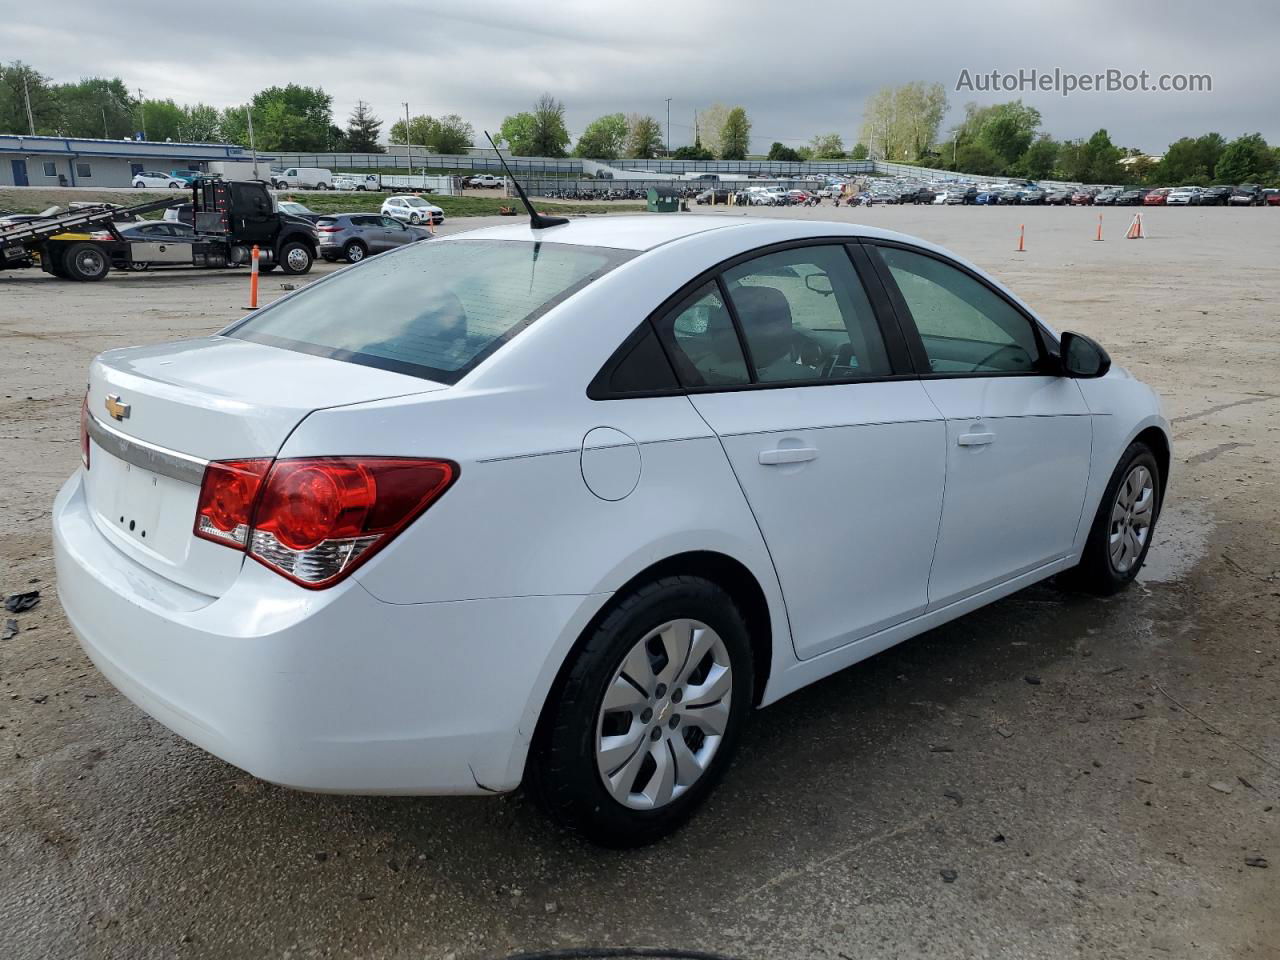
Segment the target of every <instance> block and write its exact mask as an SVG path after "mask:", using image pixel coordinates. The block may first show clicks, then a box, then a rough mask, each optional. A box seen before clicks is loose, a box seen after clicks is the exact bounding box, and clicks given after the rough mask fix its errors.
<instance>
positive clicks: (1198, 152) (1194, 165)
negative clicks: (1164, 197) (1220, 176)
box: [1159, 133, 1227, 184]
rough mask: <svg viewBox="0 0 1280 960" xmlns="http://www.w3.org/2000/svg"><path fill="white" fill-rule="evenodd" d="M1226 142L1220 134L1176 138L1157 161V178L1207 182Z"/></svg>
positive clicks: (1170, 181)
mask: <svg viewBox="0 0 1280 960" xmlns="http://www.w3.org/2000/svg"><path fill="white" fill-rule="evenodd" d="M1226 145H1227V141H1226V140H1225V139H1223V137H1222V134H1220V133H1206V134H1204V135H1202V136H1199V137H1182V138H1181V139H1180V140H1175V141H1174V142H1173V143H1171V144H1169V149H1168V150H1166V151H1165V153H1164V157H1163V158H1161V160H1160V167H1159V173H1160V178H1161V179H1162V180H1164V181H1165V182H1166V183H1195V184H1205V183H1208V182H1209V181H1210V180H1212V179H1213V171H1214V169H1215V168H1216V167H1217V165H1218V158H1219V157H1221V156H1222V151H1223V149H1225V147H1226Z"/></svg>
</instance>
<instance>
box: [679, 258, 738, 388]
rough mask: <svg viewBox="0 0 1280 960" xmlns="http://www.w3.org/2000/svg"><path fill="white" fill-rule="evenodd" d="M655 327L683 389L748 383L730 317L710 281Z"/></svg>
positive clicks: (713, 283) (718, 290) (716, 289)
mask: <svg viewBox="0 0 1280 960" xmlns="http://www.w3.org/2000/svg"><path fill="white" fill-rule="evenodd" d="M656 326H657V330H658V337H659V338H660V339H661V340H662V344H663V346H664V347H665V348H666V351H667V355H668V356H669V357H670V358H671V365H672V366H673V367H675V371H676V376H678V377H679V378H680V382H681V383H682V384H683V385H684V386H686V387H725V386H740V385H742V384H745V383H750V382H751V377H750V375H749V374H748V373H747V363H746V360H744V359H743V356H742V345H741V343H740V342H739V340H738V333H737V331H736V330H735V329H734V327H733V318H732V317H731V316H730V315H729V309H728V307H726V306H725V304H724V301H723V300H722V299H721V297H720V289H719V287H718V286H717V285H716V283H715V281H714V280H712V281H709V282H707V283H705V284H703V285H702V286H701V287H699V288H698V289H697V290H695V291H694V292H693V293H691V294H690V295H689V296H688V297H686V298H685V299H684V300H683V301H682V302H681V303H680V304H679V305H678V306H677V307H676V308H675V309H673V310H671V311H669V312H668V313H667V314H666V315H664V316H663V317H662V318H660V319H659V320H658V321H657V322H656Z"/></svg>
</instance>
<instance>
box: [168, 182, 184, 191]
mask: <svg viewBox="0 0 1280 960" xmlns="http://www.w3.org/2000/svg"><path fill="white" fill-rule="evenodd" d="M169 189H170V190H181V189H182V184H180V183H171V184H169Z"/></svg>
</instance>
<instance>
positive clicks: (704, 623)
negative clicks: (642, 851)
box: [529, 576, 754, 847]
mask: <svg viewBox="0 0 1280 960" xmlns="http://www.w3.org/2000/svg"><path fill="white" fill-rule="evenodd" d="M753 689H754V688H753V662H752V651H751V641H750V638H749V637H748V633H747V626H746V623H745V621H744V619H743V616H742V613H741V612H740V611H739V609H738V607H737V605H736V604H735V603H734V601H733V598H732V597H730V595H729V594H728V593H726V592H725V591H724V589H723V588H721V587H720V586H718V585H717V584H715V583H713V582H711V581H709V580H706V579H703V578H701V577H694V576H669V577H664V578H662V579H660V580H656V581H654V582H653V583H650V584H648V585H646V586H643V587H640V588H638V589H636V590H634V591H632V592H631V593H629V594H627V595H626V596H625V597H623V598H622V599H620V600H619V601H617V602H616V603H615V604H614V606H613V608H612V609H611V610H610V612H609V613H608V615H607V616H605V617H604V619H603V620H602V621H600V623H599V625H598V626H596V627H595V628H594V629H593V630H592V632H591V633H590V635H589V636H588V637H587V638H586V642H585V644H584V645H583V646H582V648H581V649H580V651H579V652H578V653H577V654H576V656H575V658H574V660H573V661H572V662H571V663H570V664H569V665H568V670H567V673H566V675H564V676H563V677H562V678H561V679H560V681H559V682H558V683H557V685H556V687H555V688H554V689H553V691H552V694H551V697H550V698H549V700H548V702H547V705H546V707H545V708H544V711H543V717H542V721H541V723H540V725H539V733H538V738H537V742H536V744H535V747H534V752H533V754H532V755H531V757H530V764H529V779H530V781H531V783H532V786H533V788H534V791H535V794H536V795H537V796H538V798H539V799H540V800H541V802H542V804H543V806H545V807H546V808H547V810H548V811H549V812H550V813H551V814H552V816H554V817H555V818H556V819H557V820H559V821H560V822H561V823H563V824H565V825H566V826H569V827H571V828H572V829H575V830H577V831H579V832H581V833H582V834H583V835H585V836H586V837H587V838H588V839H589V840H592V841H594V842H596V843H599V844H603V845H605V846H611V847H634V846H640V845H642V844H646V843H651V842H653V841H655V840H658V839H659V838H661V837H663V836H665V835H666V834H668V833H670V832H672V831H673V830H675V829H677V828H678V827H679V826H680V825H681V824H682V823H684V821H685V820H686V819H688V817H689V816H690V815H692V813H693V812H694V810H696V809H697V807H698V806H699V805H700V804H701V803H702V801H703V800H704V799H706V796H707V794H708V793H710V792H711V790H712V788H713V787H714V786H715V784H716V782H717V781H718V780H719V779H720V777H721V776H722V775H723V774H724V771H725V768H726V767H727V766H728V765H729V762H730V760H731V758H732V756H733V753H734V751H735V749H736V748H737V744H738V739H739V736H740V734H741V731H742V725H743V722H744V720H745V717H746V714H747V713H748V712H749V711H750V709H751V705H752V695H753Z"/></svg>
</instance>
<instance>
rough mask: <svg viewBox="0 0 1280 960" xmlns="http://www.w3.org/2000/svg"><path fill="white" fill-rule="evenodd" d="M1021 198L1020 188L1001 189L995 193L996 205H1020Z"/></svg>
mask: <svg viewBox="0 0 1280 960" xmlns="http://www.w3.org/2000/svg"><path fill="white" fill-rule="evenodd" d="M1022 197H1023V191H1022V188H1021V187H1001V188H1000V189H998V190H997V191H996V202H997V203H1002V204H1014V205H1017V204H1020V203H1022Z"/></svg>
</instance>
